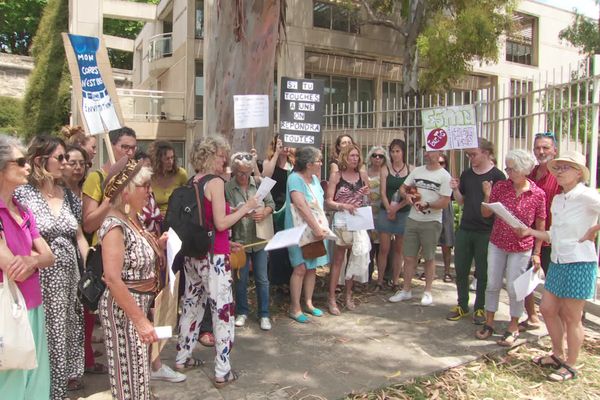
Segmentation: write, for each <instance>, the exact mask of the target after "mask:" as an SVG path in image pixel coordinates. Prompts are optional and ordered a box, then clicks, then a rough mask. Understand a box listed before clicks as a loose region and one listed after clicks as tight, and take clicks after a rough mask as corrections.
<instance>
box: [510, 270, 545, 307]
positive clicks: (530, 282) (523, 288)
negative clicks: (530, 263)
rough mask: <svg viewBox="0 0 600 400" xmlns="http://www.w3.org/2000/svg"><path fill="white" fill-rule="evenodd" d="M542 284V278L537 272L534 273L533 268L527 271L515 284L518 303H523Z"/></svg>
mask: <svg viewBox="0 0 600 400" xmlns="http://www.w3.org/2000/svg"><path fill="white" fill-rule="evenodd" d="M542 282H543V281H542V279H541V278H540V276H539V275H538V274H537V273H536V272H533V268H529V269H528V270H527V271H525V272H524V273H523V274H522V275H521V276H519V277H518V278H517V279H515V281H514V282H513V286H514V289H515V295H516V298H517V301H521V300H523V299H524V298H525V297H527V296H528V295H529V294H530V293H531V292H533V291H534V290H535V288H536V287H537V286H538V285H539V284H540V283H542Z"/></svg>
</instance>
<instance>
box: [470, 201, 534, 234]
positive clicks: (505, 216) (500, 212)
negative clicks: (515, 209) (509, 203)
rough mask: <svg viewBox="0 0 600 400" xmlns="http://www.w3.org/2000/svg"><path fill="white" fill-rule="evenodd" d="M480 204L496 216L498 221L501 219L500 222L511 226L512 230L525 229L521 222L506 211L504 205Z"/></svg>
mask: <svg viewBox="0 0 600 400" xmlns="http://www.w3.org/2000/svg"><path fill="white" fill-rule="evenodd" d="M481 204H482V205H484V206H486V207H487V208H489V209H490V210H492V211H493V212H494V214H496V215H497V216H498V217H499V218H500V219H502V221H504V222H506V223H507V224H508V225H510V226H512V227H513V228H527V226H526V225H525V224H524V223H523V222H521V220H520V219H518V218H517V217H515V216H514V215H512V213H511V212H510V211H508V210H507V209H506V207H504V204H502V203H481Z"/></svg>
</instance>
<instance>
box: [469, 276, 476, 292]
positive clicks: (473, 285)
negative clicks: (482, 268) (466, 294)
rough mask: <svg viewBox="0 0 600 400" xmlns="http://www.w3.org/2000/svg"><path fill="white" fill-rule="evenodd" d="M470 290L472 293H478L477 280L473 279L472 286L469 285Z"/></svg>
mask: <svg viewBox="0 0 600 400" xmlns="http://www.w3.org/2000/svg"><path fill="white" fill-rule="evenodd" d="M469 290H470V291H471V292H476V291H477V278H473V280H472V281H471V284H470V285H469Z"/></svg>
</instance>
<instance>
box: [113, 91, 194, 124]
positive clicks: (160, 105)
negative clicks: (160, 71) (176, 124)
mask: <svg viewBox="0 0 600 400" xmlns="http://www.w3.org/2000/svg"><path fill="white" fill-rule="evenodd" d="M117 95H118V96H119V103H120V105H121V111H122V112H123V117H124V118H125V119H127V120H130V121H164V120H166V121H182V120H184V119H185V115H184V109H185V101H184V93H183V92H163V91H159V90H138V89H117Z"/></svg>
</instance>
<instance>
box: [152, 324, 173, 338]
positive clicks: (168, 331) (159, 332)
mask: <svg viewBox="0 0 600 400" xmlns="http://www.w3.org/2000/svg"><path fill="white" fill-rule="evenodd" d="M154 332H156V336H158V338H159V339H169V338H170V337H171V336H173V328H172V327H171V326H155V327H154Z"/></svg>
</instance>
